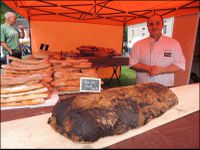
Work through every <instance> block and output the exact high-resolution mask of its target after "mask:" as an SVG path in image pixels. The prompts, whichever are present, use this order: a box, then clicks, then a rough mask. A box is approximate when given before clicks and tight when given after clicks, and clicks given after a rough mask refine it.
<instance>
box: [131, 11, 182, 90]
mask: <svg viewBox="0 0 200 150" xmlns="http://www.w3.org/2000/svg"><path fill="white" fill-rule="evenodd" d="M163 24H164V23H163V18H162V17H161V16H159V15H156V14H155V15H153V16H151V17H150V18H149V19H148V21H147V27H148V30H149V33H150V36H149V37H147V38H145V39H143V40H141V41H138V42H137V43H136V44H135V45H134V46H133V49H132V52H131V55H130V58H129V67H130V68H131V69H134V70H136V81H137V83H144V82H158V83H160V84H163V85H165V86H168V87H170V86H174V73H175V72H176V71H179V70H180V69H182V70H185V58H184V56H183V53H182V49H181V46H180V44H179V42H178V41H176V40H175V39H173V38H170V37H167V36H164V35H162V28H163Z"/></svg>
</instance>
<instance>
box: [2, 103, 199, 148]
mask: <svg viewBox="0 0 200 150" xmlns="http://www.w3.org/2000/svg"><path fill="white" fill-rule="evenodd" d="M52 109H53V107H44V108H34V109H18V110H5V111H2V112H1V122H4V121H8V120H14V119H19V118H24V117H29V116H34V115H39V114H45V113H48V112H51V111H52ZM199 117H200V116H199V111H198V112H195V113H192V114H190V115H187V116H185V117H183V118H180V119H177V120H175V121H172V122H170V123H167V124H165V125H162V126H160V127H157V128H154V129H152V130H150V131H147V132H144V133H142V134H139V135H137V136H134V137H132V138H129V139H127V140H124V141H122V142H119V143H117V144H114V145H111V146H109V147H108V148H109V149H118V148H119V149H122V148H152V149H153V148H200V146H199V126H200V125H199Z"/></svg>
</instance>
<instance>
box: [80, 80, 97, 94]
mask: <svg viewBox="0 0 200 150" xmlns="http://www.w3.org/2000/svg"><path fill="white" fill-rule="evenodd" d="M100 91H101V79H100V78H87V77H81V78H80V92H100Z"/></svg>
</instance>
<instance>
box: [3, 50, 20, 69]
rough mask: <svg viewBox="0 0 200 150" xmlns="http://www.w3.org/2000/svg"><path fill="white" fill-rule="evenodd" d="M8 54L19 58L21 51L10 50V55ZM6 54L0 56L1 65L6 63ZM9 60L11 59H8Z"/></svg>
mask: <svg viewBox="0 0 200 150" xmlns="http://www.w3.org/2000/svg"><path fill="white" fill-rule="evenodd" d="M10 56H13V57H16V58H19V59H21V58H22V52H21V51H16V50H12V55H10ZM7 57H8V56H7V55H5V56H4V57H1V65H3V64H7V63H8V62H7ZM9 62H11V61H9Z"/></svg>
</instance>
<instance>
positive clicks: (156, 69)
mask: <svg viewBox="0 0 200 150" xmlns="http://www.w3.org/2000/svg"><path fill="white" fill-rule="evenodd" d="M164 72H165V69H164V68H163V67H161V66H151V67H150V69H149V71H148V73H149V74H150V75H151V76H155V75H158V74H161V73H164Z"/></svg>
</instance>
